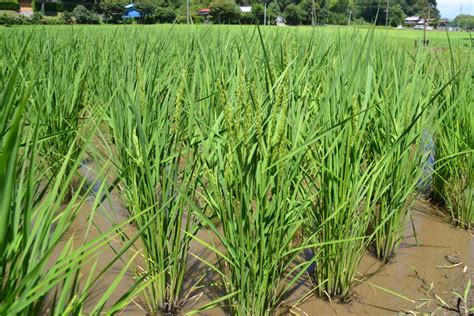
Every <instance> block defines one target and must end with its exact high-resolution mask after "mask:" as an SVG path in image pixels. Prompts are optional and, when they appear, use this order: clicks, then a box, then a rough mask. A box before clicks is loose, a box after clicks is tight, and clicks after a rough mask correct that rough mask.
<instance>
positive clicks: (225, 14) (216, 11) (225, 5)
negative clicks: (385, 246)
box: [209, 0, 239, 23]
mask: <svg viewBox="0 0 474 316" xmlns="http://www.w3.org/2000/svg"><path fill="white" fill-rule="evenodd" d="M209 9H210V10H211V16H212V18H213V19H214V21H215V22H217V23H233V22H235V21H236V20H237V18H238V16H239V8H238V6H237V4H236V3H235V2H234V1H233V0H213V1H212V2H211V4H210V5H209Z"/></svg>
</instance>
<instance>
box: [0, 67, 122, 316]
mask: <svg viewBox="0 0 474 316" xmlns="http://www.w3.org/2000/svg"><path fill="white" fill-rule="evenodd" d="M20 78H21V75H20V71H19V69H18V66H17V67H15V68H13V70H12V71H11V72H10V74H9V75H8V76H6V77H4V78H0V79H2V80H4V81H1V82H2V87H3V88H2V90H1V93H0V114H1V117H2V119H1V120H0V196H1V197H2V198H1V203H0V214H1V221H0V249H1V251H0V314H2V315H64V314H69V313H78V314H81V313H82V311H83V310H84V302H85V300H86V298H88V297H89V295H90V294H91V293H92V291H90V288H88V287H87V285H92V284H93V283H94V282H93V281H92V278H90V279H89V281H88V282H85V283H86V286H85V289H83V290H82V291H81V292H79V284H81V278H80V270H81V267H83V266H84V265H85V264H86V263H88V262H90V261H92V260H94V258H96V257H97V255H98V254H99V250H100V249H101V247H105V246H106V245H107V241H108V240H109V239H110V233H105V234H104V235H103V236H100V237H98V238H97V239H95V240H93V241H91V242H89V243H86V244H84V245H81V246H79V247H78V246H77V245H74V244H73V241H74V238H73V236H70V237H67V236H66V232H67V231H68V229H69V228H70V226H71V224H72V222H73V221H74V219H75V218H76V216H77V214H78V212H79V210H80V208H81V206H82V205H83V204H84V203H85V201H86V199H85V197H81V196H79V192H76V194H74V195H72V196H71V198H70V199H68V200H67V202H66V203H64V202H63V201H64V197H65V196H66V195H67V194H69V187H68V185H69V184H70V183H71V181H72V179H73V177H74V175H75V172H76V170H77V169H78V167H79V164H80V158H81V157H83V156H84V154H85V150H86V148H87V147H83V148H81V150H80V151H79V153H78V154H77V156H76V158H77V160H75V161H74V160H72V153H73V151H74V145H71V147H70V148H69V150H68V151H67V152H66V155H65V157H63V162H62V164H61V165H60V168H59V169H57V173H56V174H55V175H54V177H52V175H50V174H48V172H47V171H46V170H45V169H44V168H43V166H44V165H43V163H42V162H41V160H42V159H44V158H43V157H42V156H40V155H37V144H38V135H39V131H38V130H39V129H40V127H39V126H38V124H36V125H34V126H30V127H29V128H26V127H25V122H26V119H25V113H26V111H27V110H28V109H29V108H30V107H31V106H32V104H31V100H30V98H29V96H30V94H31V91H32V89H33V87H34V84H35V82H34V81H30V82H28V81H26V80H24V79H23V78H21V79H20ZM46 177H52V178H50V179H49V180H48V181H45V180H44V179H45V178H46ZM83 184H84V182H82V184H81V185H80V186H82V185H83ZM95 202H96V203H95V204H94V205H95V206H97V205H98V203H97V202H98V199H97V198H96V200H95ZM94 209H95V208H94V207H93V208H92V211H94ZM63 238H66V241H65V243H64V247H63V248H60V247H59V245H60V241H61V240H62V239H63ZM117 279H118V280H119V278H117ZM58 289H60V291H58ZM111 289H113V286H111ZM53 293H56V294H55V295H54V298H55V300H54V301H53V302H52V303H51V301H50V298H49V296H50V295H52V294H53ZM109 296H110V291H107V293H103V294H102V295H100V296H99V302H105V301H106V300H107V299H108V298H109ZM100 307H101V306H98V309H97V310H99V309H100Z"/></svg>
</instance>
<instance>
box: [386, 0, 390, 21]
mask: <svg viewBox="0 0 474 316" xmlns="http://www.w3.org/2000/svg"><path fill="white" fill-rule="evenodd" d="M389 7H390V0H387V9H386V10H385V26H388V10H389Z"/></svg>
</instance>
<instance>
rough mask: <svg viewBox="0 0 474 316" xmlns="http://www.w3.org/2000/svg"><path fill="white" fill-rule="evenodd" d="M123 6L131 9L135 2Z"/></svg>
mask: <svg viewBox="0 0 474 316" xmlns="http://www.w3.org/2000/svg"><path fill="white" fill-rule="evenodd" d="M123 7H124V8H125V9H131V8H133V7H135V3H129V4H127V5H125V6H123Z"/></svg>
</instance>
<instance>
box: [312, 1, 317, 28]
mask: <svg viewBox="0 0 474 316" xmlns="http://www.w3.org/2000/svg"><path fill="white" fill-rule="evenodd" d="M315 22H316V11H315V10H314V0H312V8H311V25H313V26H314V25H316V23H315Z"/></svg>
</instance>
